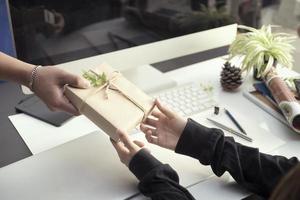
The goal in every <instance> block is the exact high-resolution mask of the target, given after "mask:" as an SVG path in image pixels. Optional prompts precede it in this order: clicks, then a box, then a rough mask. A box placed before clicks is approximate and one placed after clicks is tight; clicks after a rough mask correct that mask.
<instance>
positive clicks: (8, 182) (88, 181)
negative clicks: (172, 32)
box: [0, 25, 300, 200]
mask: <svg viewBox="0 0 300 200" xmlns="http://www.w3.org/2000/svg"><path fill="white" fill-rule="evenodd" d="M235 29H236V26H235V25H231V26H227V27H224V28H218V29H215V30H210V31H205V32H203V33H196V34H191V35H188V36H186V37H179V38H175V39H170V40H166V41H162V42H158V43H153V44H149V45H144V46H141V47H135V48H132V49H128V50H123V51H119V52H115V53H110V54H106V55H100V56H95V57H91V58H86V59H82V60H79V61H73V62H70V63H66V64H62V65H61V67H64V68H65V69H67V70H69V71H75V72H77V73H79V72H80V71H81V69H82V68H85V67H88V68H90V66H94V65H97V64H99V63H101V62H102V61H108V62H109V63H110V64H113V66H116V67H117V69H119V70H121V69H127V68H129V67H132V66H140V65H142V64H145V63H153V62H158V61H162V60H166V59H170V58H174V57H178V56H184V55H187V54H191V53H194V52H198V51H202V50H207V49H209V48H215V47H218V45H221V46H223V45H228V44H230V43H231V42H232V40H233V39H234V36H235V31H236V30H235ZM200 41H202V43H201V44H200ZM110 61H111V62H110ZM223 62H224V61H223V60H222V59H220V58H218V59H213V60H210V61H207V62H202V63H198V64H195V65H191V66H188V67H185V68H181V69H179V70H175V71H172V72H169V73H166V74H165V76H167V77H169V78H171V79H173V80H175V81H176V82H177V83H179V84H183V83H186V82H190V81H198V82H201V83H204V84H211V85H212V86H213V87H214V94H215V98H216V99H217V101H221V102H223V103H225V104H227V105H229V106H234V107H235V108H236V109H238V110H239V111H240V112H243V113H246V115H247V117H248V118H249V120H251V121H252V122H254V123H255V124H257V125H258V126H259V127H261V128H263V129H264V130H267V131H269V133H271V134H274V135H276V136H277V137H279V138H280V139H282V140H283V141H284V142H285V143H286V144H285V146H283V147H281V148H278V149H277V150H276V149H272V150H274V151H275V150H276V153H283V154H284V153H285V152H286V153H288V152H289V153H291V152H293V151H294V150H297V149H296V147H297V146H298V145H297V144H298V143H300V136H299V135H296V134H295V133H293V132H292V131H291V130H290V129H288V128H287V127H286V126H284V125H283V124H281V123H279V122H278V121H277V120H276V119H274V118H273V117H271V116H270V115H268V114H267V113H265V112H264V111H262V110H261V109H260V108H259V107H257V106H256V105H254V104H253V103H251V102H250V101H248V100H247V99H245V98H244V97H243V96H242V90H243V89H244V88H246V87H247V84H250V80H247V81H246V84H245V85H244V86H243V87H242V88H241V89H240V90H239V91H237V92H235V93H226V92H223V91H222V90H221V88H220V84H219V76H220V71H221V67H222V63H223ZM249 110H251V112H249ZM196 118H197V117H196ZM266 142H267V143H272V141H270V140H266ZM291 143H293V144H294V145H290V144H291ZM153 153H154V155H155V156H157V157H158V158H159V159H160V160H162V161H164V162H168V163H171V164H172V163H173V160H174V159H173V158H175V157H176V160H177V161H178V160H179V161H182V162H181V164H180V163H179V164H176V165H175V166H174V165H172V166H173V167H174V168H175V169H176V170H177V171H178V173H179V176H180V178H181V183H182V184H183V185H185V186H188V185H189V184H188V183H197V182H198V184H195V185H193V186H191V187H189V190H190V191H191V192H192V193H193V194H194V195H195V196H196V197H197V196H198V197H200V196H201V197H202V196H206V197H210V199H214V198H215V197H216V195H218V196H217V197H216V199H221V198H220V197H223V198H225V197H228V198H229V197H230V199H240V198H241V197H243V196H245V194H246V193H245V191H243V190H241V189H240V188H236V187H234V188H235V189H229V188H232V187H230V186H229V185H232V182H233V181H232V179H230V178H228V176H224V177H222V179H216V178H215V177H214V176H213V175H212V171H211V170H210V168H209V167H205V166H202V165H200V164H199V162H198V161H196V160H193V161H192V160H191V158H185V157H177V156H175V155H174V154H173V153H172V152H169V151H167V150H164V149H159V148H156V149H154V151H153ZM187 163H188V164H187ZM173 164H174V163H173ZM210 177H212V178H213V179H209V178H210ZM204 180H208V182H206V181H204ZM136 184H137V180H136V179H135V178H134V177H133V175H131V173H130V172H129V171H128V169H126V168H125V167H124V166H122V164H121V163H120V161H119V159H118V158H117V155H116V152H115V151H114V149H113V148H112V146H111V144H110V143H109V140H108V138H107V137H106V135H104V134H99V133H94V134H90V135H87V136H84V137H82V138H79V139H77V140H75V141H72V142H69V143H67V144H65V145H62V146H59V147H57V148H55V149H52V150H49V151H46V152H42V153H41V154H37V155H35V156H32V157H30V158H28V159H25V160H22V161H19V162H17V163H14V164H12V165H9V166H7V167H4V168H1V169H0V199H9V200H14V199H25V200H26V199H30V200H31V199H72V200H76V199H100V198H101V199H124V198H125V197H127V196H126V195H125V196H124V194H125V193H126V192H128V191H132V193H136V192H137V188H136ZM216 190H217V191H218V192H216ZM203 193H205V194H203ZM136 199H143V197H141V196H139V197H136Z"/></svg>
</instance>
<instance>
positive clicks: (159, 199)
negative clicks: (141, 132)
mask: <svg viewBox="0 0 300 200" xmlns="http://www.w3.org/2000/svg"><path fill="white" fill-rule="evenodd" d="M129 169H130V171H131V172H132V173H133V174H134V175H135V176H136V177H137V178H138V179H139V180H140V183H139V186H138V187H139V190H140V191H141V193H142V194H143V195H145V196H147V197H150V198H151V199H152V200H169V199H170V200H174V199H176V200H190V199H192V200H193V199H194V198H193V196H192V195H191V194H190V193H189V192H188V191H187V189H185V188H184V187H182V186H181V185H179V178H178V175H177V173H176V172H175V171H174V170H173V169H172V168H171V167H170V166H169V165H165V164H162V163H161V162H160V161H158V160H157V159H156V158H154V157H153V156H152V155H151V154H150V153H149V152H148V151H146V150H145V149H142V150H140V151H139V152H138V153H137V154H136V155H135V156H134V157H133V158H132V160H131V161H130V164H129Z"/></svg>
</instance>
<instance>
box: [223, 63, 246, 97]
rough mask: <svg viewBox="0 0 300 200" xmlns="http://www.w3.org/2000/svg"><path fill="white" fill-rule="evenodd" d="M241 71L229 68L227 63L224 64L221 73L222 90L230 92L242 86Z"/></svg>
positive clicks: (232, 67) (229, 65) (233, 67)
mask: <svg viewBox="0 0 300 200" xmlns="http://www.w3.org/2000/svg"><path fill="white" fill-rule="evenodd" d="M242 82H243V81H242V71H241V69H240V68H237V67H235V66H231V64H230V63H229V62H226V63H225V64H224V67H223V70H222V72H221V85H222V87H223V89H224V90H227V91H232V90H235V89H237V88H238V87H239V86H240V85H241V84H242Z"/></svg>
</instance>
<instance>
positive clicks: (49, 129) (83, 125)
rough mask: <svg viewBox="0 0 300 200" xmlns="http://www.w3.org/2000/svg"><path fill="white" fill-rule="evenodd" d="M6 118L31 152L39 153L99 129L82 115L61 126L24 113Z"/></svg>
mask: <svg viewBox="0 0 300 200" xmlns="http://www.w3.org/2000/svg"><path fill="white" fill-rule="evenodd" d="M8 118H9V119H10V121H11V122H12V124H13V125H14V127H15V128H16V129H17V131H18V133H19V134H20V135H21V137H22V138H23V140H24V141H25V143H26V145H27V146H28V148H29V149H30V151H31V152H32V154H37V153H40V152H42V151H45V150H48V149H51V148H53V147H56V146H58V145H61V144H64V143H66V142H68V141H71V140H74V139H76V138H79V137H81V136H84V135H87V134H89V133H91V132H93V131H97V130H99V128H98V127H97V126H96V125H95V124H94V123H93V122H91V121H90V120H89V119H87V118H86V117H84V116H78V117H74V118H72V119H71V120H69V121H67V122H66V123H64V124H63V125H62V126H61V127H55V126H53V125H51V124H48V123H45V122H43V121H40V120H38V119H35V118H33V117H30V116H28V115H26V114H17V115H12V116H9V117H8Z"/></svg>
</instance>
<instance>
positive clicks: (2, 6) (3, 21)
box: [0, 0, 16, 83]
mask: <svg viewBox="0 0 300 200" xmlns="http://www.w3.org/2000/svg"><path fill="white" fill-rule="evenodd" d="M0 35H1V37H0V51H1V52H3V53H5V54H8V55H10V56H13V57H16V48H15V42H14V35H13V30H12V24H11V19H10V11H9V5H8V0H0ZM4 82H5V81H2V80H0V83H4Z"/></svg>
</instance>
